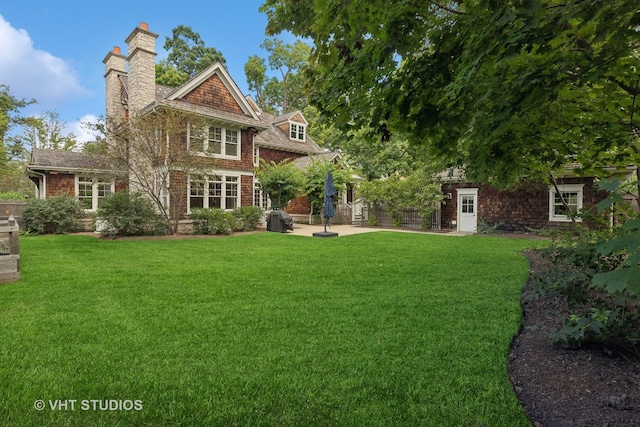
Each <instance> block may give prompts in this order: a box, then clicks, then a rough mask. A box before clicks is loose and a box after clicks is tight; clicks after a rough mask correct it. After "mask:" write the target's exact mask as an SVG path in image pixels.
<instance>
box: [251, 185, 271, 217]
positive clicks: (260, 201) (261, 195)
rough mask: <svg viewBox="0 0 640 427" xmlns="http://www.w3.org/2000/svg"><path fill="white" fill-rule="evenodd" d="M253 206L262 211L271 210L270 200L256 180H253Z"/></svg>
mask: <svg viewBox="0 0 640 427" xmlns="http://www.w3.org/2000/svg"><path fill="white" fill-rule="evenodd" d="M253 206H257V207H259V208H260V209H262V210H263V211H266V210H269V209H271V199H269V197H268V196H267V193H265V192H264V191H262V189H261V188H260V182H259V181H258V179H257V178H254V179H253Z"/></svg>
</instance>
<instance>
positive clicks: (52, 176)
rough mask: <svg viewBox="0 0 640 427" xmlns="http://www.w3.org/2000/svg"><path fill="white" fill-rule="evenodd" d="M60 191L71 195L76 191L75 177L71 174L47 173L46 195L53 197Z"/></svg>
mask: <svg viewBox="0 0 640 427" xmlns="http://www.w3.org/2000/svg"><path fill="white" fill-rule="evenodd" d="M61 192H67V193H69V194H70V195H71V196H75V193H76V178H75V175H73V174H66V173H65V174H62V173H61V174H58V173H49V174H48V175H47V197H53V196H56V195H58V194H59V193H61Z"/></svg>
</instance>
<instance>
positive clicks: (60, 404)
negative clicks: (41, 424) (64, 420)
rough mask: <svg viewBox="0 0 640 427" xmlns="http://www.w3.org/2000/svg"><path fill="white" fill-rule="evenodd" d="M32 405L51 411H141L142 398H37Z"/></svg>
mask: <svg viewBox="0 0 640 427" xmlns="http://www.w3.org/2000/svg"><path fill="white" fill-rule="evenodd" d="M33 407H34V408H36V409H37V410H38V411H42V410H43V409H47V408H48V409H50V410H52V411H75V410H78V409H79V410H81V411H142V400H115V399H107V400H102V399H91V400H90V399H83V400H78V399H64V400H62V399H56V400H48V401H46V402H45V401H44V400H41V399H38V400H36V401H35V402H34V403H33Z"/></svg>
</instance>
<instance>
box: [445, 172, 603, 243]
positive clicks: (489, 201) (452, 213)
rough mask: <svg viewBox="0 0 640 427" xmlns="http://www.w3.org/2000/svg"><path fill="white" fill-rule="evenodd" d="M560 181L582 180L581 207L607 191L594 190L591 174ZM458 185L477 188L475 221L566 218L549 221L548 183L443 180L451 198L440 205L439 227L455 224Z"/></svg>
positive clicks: (540, 224) (507, 224) (543, 224)
mask: <svg viewBox="0 0 640 427" xmlns="http://www.w3.org/2000/svg"><path fill="white" fill-rule="evenodd" d="M561 184H564V185H567V184H584V190H583V209H585V210H587V209H594V207H595V205H596V204H597V203H598V202H600V201H601V200H603V199H604V198H606V196H607V194H606V193H605V192H602V191H598V190H597V188H596V187H595V185H594V183H593V179H591V178H566V179H563V180H562V182H561ZM459 188H478V216H477V218H478V223H481V222H484V223H486V224H488V225H496V224H501V226H500V228H502V229H505V230H525V229H526V228H533V229H541V228H550V227H551V228H565V227H567V226H568V225H569V224H568V223H566V222H549V187H548V186H547V185H544V184H526V185H522V186H520V187H519V188H517V189H514V190H499V189H497V188H495V187H492V186H489V185H473V184H466V185H464V186H461V185H460V184H443V186H442V191H443V193H445V194H447V193H451V199H447V200H445V202H444V203H443V205H442V227H443V228H456V226H455V225H453V224H452V222H453V221H454V220H457V212H458V199H457V192H456V190H457V189H459Z"/></svg>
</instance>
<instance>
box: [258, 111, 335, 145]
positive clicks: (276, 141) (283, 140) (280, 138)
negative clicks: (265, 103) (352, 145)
mask: <svg viewBox="0 0 640 427" xmlns="http://www.w3.org/2000/svg"><path fill="white" fill-rule="evenodd" d="M279 117H282V116H279ZM277 118H278V117H276V116H274V115H272V114H268V113H262V115H261V116H260V119H261V120H262V122H264V123H265V124H266V125H268V127H267V128H266V129H265V130H263V131H261V132H260V133H258V134H257V135H256V136H255V137H254V138H253V142H254V144H255V145H256V146H260V147H267V148H273V149H275V150H283V151H291V152H295V153H310V154H319V153H324V150H323V149H322V148H320V146H319V145H318V144H316V142H315V141H314V140H313V139H312V138H311V137H310V136H309V133H307V134H306V141H295V140H292V139H291V138H289V135H287V133H286V132H284V131H283V130H282V129H280V128H279V127H277V126H276V122H275V120H276V119H277Z"/></svg>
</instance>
